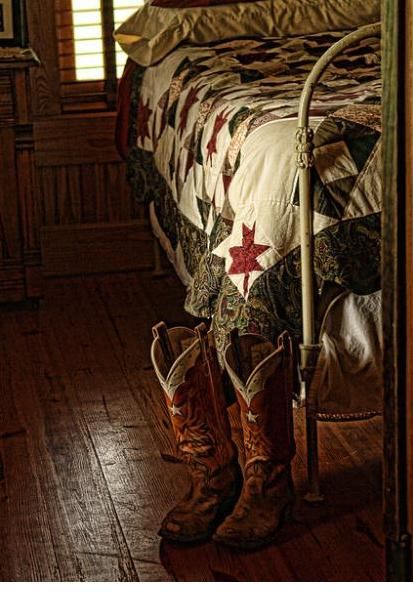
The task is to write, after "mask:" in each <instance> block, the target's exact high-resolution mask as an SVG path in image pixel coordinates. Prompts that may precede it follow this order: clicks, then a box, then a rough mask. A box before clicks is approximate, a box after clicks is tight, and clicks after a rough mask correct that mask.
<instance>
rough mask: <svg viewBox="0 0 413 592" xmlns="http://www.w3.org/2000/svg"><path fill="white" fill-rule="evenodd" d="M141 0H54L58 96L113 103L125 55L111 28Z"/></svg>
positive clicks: (136, 6) (141, 1)
mask: <svg viewBox="0 0 413 592" xmlns="http://www.w3.org/2000/svg"><path fill="white" fill-rule="evenodd" d="M141 4H143V0H56V23H57V38H58V47H59V65H60V80H61V90H62V93H61V94H62V98H63V100H64V101H65V100H66V102H76V101H77V99H78V98H79V97H80V96H82V100H83V101H87V100H88V99H89V100H90V101H96V99H97V100H102V101H105V102H106V103H108V104H109V105H113V102H114V97H115V92H116V84H117V79H118V78H119V77H120V76H121V73H122V71H123V68H124V65H125V61H126V55H125V54H124V53H123V52H122V50H121V49H120V48H119V47H117V46H116V44H115V42H114V40H113V36H112V34H113V30H114V29H115V28H116V27H117V26H118V25H119V24H121V23H122V22H123V21H124V20H126V19H127V18H128V16H129V15H130V14H132V13H133V12H134V11H135V10H136V9H137V8H138V7H139V5H141Z"/></svg>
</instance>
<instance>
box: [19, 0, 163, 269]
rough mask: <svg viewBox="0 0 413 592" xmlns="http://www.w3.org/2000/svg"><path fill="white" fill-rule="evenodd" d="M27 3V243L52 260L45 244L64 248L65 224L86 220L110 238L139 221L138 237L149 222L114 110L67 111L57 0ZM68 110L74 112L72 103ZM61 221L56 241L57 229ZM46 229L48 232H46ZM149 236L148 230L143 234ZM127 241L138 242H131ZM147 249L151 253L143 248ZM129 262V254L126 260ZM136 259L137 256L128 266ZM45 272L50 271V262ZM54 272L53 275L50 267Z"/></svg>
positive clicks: (99, 263) (35, 254)
mask: <svg viewBox="0 0 413 592" xmlns="http://www.w3.org/2000/svg"><path fill="white" fill-rule="evenodd" d="M26 4H27V13H28V15H27V20H28V30H29V31H28V32H29V43H30V45H31V47H32V48H33V49H34V51H35V52H36V53H37V55H38V57H39V59H40V62H41V65H40V67H39V68H34V69H33V70H32V71H31V89H32V123H33V143H34V144H33V159H32V162H31V163H29V162H28V163H27V166H33V177H34V188H33V197H32V199H33V200H34V204H33V208H32V210H33V211H34V212H35V213H36V215H35V216H31V217H30V218H27V220H26V219H25V220H26V222H25V224H26V239H25V240H26V242H25V247H24V248H25V249H26V250H27V249H28V250H30V251H31V252H32V253H33V261H34V260H36V259H37V265H38V266H40V265H42V264H43V263H44V261H45V260H46V259H47V260H48V261H50V260H51V259H50V253H49V252H47V249H54V250H55V249H59V248H62V250H63V251H67V236H68V235H67V226H68V225H72V224H73V225H76V226H77V227H78V226H79V225H84V231H85V232H88V229H91V228H92V226H91V225H95V224H101V225H102V232H101V233H99V236H100V237H102V236H104V233H105V229H106V230H107V236H108V240H109V241H110V240H113V236H114V232H113V225H115V227H116V229H117V232H118V231H119V228H124V229H125V233H126V234H125V236H129V233H130V232H131V231H133V230H134V229H136V228H137V225H136V223H137V222H139V224H138V227H139V229H140V230H139V232H140V234H139V236H143V235H142V232H143V229H144V228H145V227H146V228H147V225H146V223H145V222H144V213H143V209H142V208H140V207H138V206H137V205H136V203H135V202H134V200H133V198H132V196H131V192H130V190H129V187H128V184H127V181H126V167H125V164H124V163H123V162H122V161H121V160H120V158H119V156H118V154H117V152H116V149H115V145H114V130H115V113H114V112H110V111H95V112H93V111H90V110H89V111H88V112H79V113H76V114H73V113H65V108H64V103H63V100H62V96H61V94H62V93H61V87H60V76H59V70H58V51H57V42H56V34H55V31H56V28H55V27H56V23H55V15H54V9H55V0H30V2H27V3H26ZM71 108H72V110H73V105H72V107H71ZM23 207H24V205H23ZM119 223H121V226H119ZM128 223H130V227H128ZM60 227H62V235H61V237H62V243H61V244H60V243H59V233H58V232H56V230H58V229H59V228H60ZM50 229H52V230H53V232H52V233H51V234H47V232H48V231H49V230H50ZM90 231H91V232H92V233H93V232H95V230H93V231H92V230H90ZM115 234H116V232H115ZM46 235H47V236H48V237H50V236H52V237H53V240H52V241H50V240H46V241H45V242H43V237H44V236H46ZM92 235H93V234H92ZM92 235H91V236H92ZM149 236H150V233H149V229H148V228H147V231H146V237H149ZM131 245H133V248H136V243H135V242H133V241H132V243H131ZM114 248H117V245H114ZM145 252H146V253H149V251H148V250H145ZM150 252H151V251H150ZM52 259H53V258H52ZM133 260H134V258H133V256H132V254H129V256H128V257H127V261H128V262H129V263H128V265H130V262H132V261H133ZM59 261H60V263H61V266H62V269H61V272H62V273H63V274H64V273H66V272H67V269H65V263H64V259H62V258H60V259H59ZM72 263H73V262H71V263H70V265H72ZM118 263H119V265H120V267H121V268H122V267H125V266H124V265H122V261H119V262H118ZM102 264H103V268H102ZM150 264H151V261H148V260H145V261H143V262H142V265H143V267H146V268H147V267H148V265H150ZM140 265H141V264H140V263H139V260H137V263H136V267H135V266H134V267H133V268H135V269H136V268H139V267H140ZM87 268H88V269H89V270H90V271H93V270H94V269H93V262H90V261H89V263H88V266H87ZM82 269H84V266H83V267H82V265H80V267H79V270H80V271H81V270H82ZM102 269H106V267H105V262H102V261H101V260H96V267H95V271H101V270H102ZM44 271H46V273H47V272H50V270H48V269H47V268H45V270H44ZM54 271H55V272H56V273H58V270H56V268H55V267H54Z"/></svg>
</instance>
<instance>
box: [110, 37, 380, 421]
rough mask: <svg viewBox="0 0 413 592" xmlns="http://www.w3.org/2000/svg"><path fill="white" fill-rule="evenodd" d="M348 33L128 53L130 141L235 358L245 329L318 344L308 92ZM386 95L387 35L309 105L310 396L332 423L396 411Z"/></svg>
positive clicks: (185, 266)
mask: <svg viewBox="0 0 413 592" xmlns="http://www.w3.org/2000/svg"><path fill="white" fill-rule="evenodd" d="M347 33H348V31H339V32H331V31H326V32H321V33H315V34H305V35H293V36H282V37H280V36H277V37H272V36H265V37H262V38H258V37H256V36H254V37H253V38H242V39H240V38H234V39H229V40H226V41H213V42H209V43H204V44H197V45H193V44H183V45H179V46H177V47H176V48H174V49H173V51H171V52H169V53H168V54H167V55H166V56H165V57H163V59H162V60H160V61H158V62H157V63H155V64H153V65H149V66H147V67H142V66H139V65H137V64H136V63H135V62H134V61H129V62H128V65H127V68H126V70H125V74H124V77H123V80H122V82H121V87H120V103H119V104H120V109H119V127H118V141H119V149H120V151H121V153H122V154H123V155H124V156H125V158H127V161H128V171H129V173H128V174H129V179H130V182H131V184H132V187H133V188H134V194H135V196H136V198H137V199H139V200H140V201H141V202H142V203H145V204H147V206H148V212H149V216H150V220H151V224H152V228H153V230H154V233H155V235H156V237H157V238H158V239H159V241H160V243H161V245H162V247H163V248H164V249H165V251H166V253H167V255H168V257H169V259H170V261H171V262H172V264H173V265H174V267H175V269H176V272H177V273H178V275H179V277H180V278H181V279H182V281H183V283H184V284H185V285H186V287H187V298H186V304H185V306H186V310H187V311H188V312H189V313H191V314H192V315H194V316H195V317H201V318H209V319H211V320H212V326H213V329H214V334H215V340H216V343H217V348H218V352H219V354H220V355H222V352H223V351H224V348H225V347H226V345H227V340H228V335H229V333H230V332H231V330H232V329H233V328H235V327H236V328H238V329H239V330H240V332H242V333H243V332H256V333H260V334H261V335H264V336H265V337H267V338H269V339H274V338H275V336H276V335H278V334H280V333H281V332H282V331H283V330H285V329H287V330H288V331H289V332H290V334H291V335H293V336H294V337H295V338H296V341H297V343H300V342H301V341H302V290H301V259H300V254H301V251H300V242H301V237H300V198H299V184H298V177H299V175H298V172H297V166H296V159H297V157H296V144H297V143H298V146H299V147H300V146H301V149H300V148H299V157H301V158H302V157H303V152H305V150H304V151H303V149H302V146H303V144H304V146H305V145H306V140H308V138H307V139H306V138H304V139H303V138H302V137H300V136H299V137H298V141H297V139H296V130H297V115H298V107H299V100H300V96H301V93H302V90H303V87H304V84H305V81H306V79H307V78H308V76H309V74H310V72H311V71H312V69H313V67H314V65H315V64H316V62H317V61H318V60H319V58H320V57H321V56H322V55H324V54H325V52H326V51H327V50H328V49H329V48H331V47H332V46H333V45H334V44H336V43H337V42H338V41H340V39H343V38H344V37H345V36H346V34H347ZM380 94H381V79H380V41H379V40H378V39H377V36H376V35H371V36H367V37H363V38H361V39H358V40H356V43H355V44H352V45H351V46H350V47H348V48H346V49H345V51H344V53H342V54H340V56H338V57H337V59H336V60H335V61H334V62H333V64H332V65H331V66H330V67H329V68H328V70H327V71H326V73H325V75H324V77H323V79H322V82H321V83H320V84H319V85H318V87H317V89H316V92H315V94H314V96H313V100H312V102H311V107H310V112H309V116H310V124H311V127H312V128H314V129H315V130H316V133H315V135H314V138H311V143H312V144H313V145H314V150H313V154H314V166H313V167H311V172H310V173H309V174H310V179H311V193H312V204H313V210H314V211H313V219H312V225H313V227H314V235H315V239H314V249H313V253H312V255H313V264H312V265H313V267H314V272H315V281H316V286H315V287H316V293H317V302H316V304H317V307H316V308H317V311H318V314H317V315H316V318H315V328H314V335H313V336H312V337H313V339H312V340H313V341H316V342H317V344H318V343H319V344H320V348H319V351H317V357H316V360H315V368H313V369H312V372H311V381H310V384H309V383H308V381H307V383H308V384H307V386H309V387H310V388H309V392H308V393H307V395H308V399H309V400H310V401H312V402H313V405H315V403H314V402H315V401H316V412H315V413H314V417H316V418H319V419H326V420H331V419H334V420H345V419H361V418H368V417H371V416H372V415H374V414H377V413H379V412H380V411H381V406H382V384H381V357H382V336H381V330H380V310H381V293H380V235H381V229H380V217H381V214H380V209H381V192H382V188H381V175H380V170H381V108H380ZM307 143H308V142H307ZM300 150H301V153H300ZM297 398H298V399H299V398H300V395H299V393H297Z"/></svg>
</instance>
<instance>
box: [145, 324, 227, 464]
mask: <svg viewBox="0 0 413 592" xmlns="http://www.w3.org/2000/svg"><path fill="white" fill-rule="evenodd" d="M151 358H152V362H153V365H154V368H155V372H156V374H157V376H158V379H159V381H160V383H161V385H162V387H163V391H164V394H165V398H166V402H167V405H168V409H169V413H170V417H171V422H172V426H173V429H174V433H175V437H176V440H177V445H178V450H179V452H180V455H181V456H182V458H183V459H184V460H186V461H188V462H192V461H193V460H194V459H196V460H197V461H202V463H203V464H206V465H208V467H209V468H212V469H213V468H214V467H215V466H218V465H219V466H224V465H226V464H227V463H228V462H230V461H231V460H232V459H233V458H234V446H233V444H232V442H231V430H230V425H229V421H228V417H227V412H226V405H225V396H224V392H223V388H222V383H221V371H220V368H219V364H218V360H217V356H216V351H215V347H214V345H213V339H212V335H211V334H210V333H207V330H206V327H205V325H203V324H202V325H200V326H199V327H197V328H196V329H195V331H192V330H191V329H187V328H184V327H177V328H173V329H169V330H168V329H167V328H166V326H165V324H164V323H161V324H160V325H157V326H156V327H154V341H153V344H152V348H151Z"/></svg>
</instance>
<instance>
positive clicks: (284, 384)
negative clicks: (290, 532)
mask: <svg viewBox="0 0 413 592" xmlns="http://www.w3.org/2000/svg"><path fill="white" fill-rule="evenodd" d="M225 365H226V368H227V371H228V373H229V375H230V377H231V380H232V381H233V384H234V386H235V390H236V393H237V397H238V401H239V404H240V408H241V422H242V428H243V434H244V447H245V457H246V462H245V469H244V485H243V488H242V492H241V496H240V499H239V500H238V502H237V504H236V506H235V509H234V511H233V513H232V514H231V515H230V516H228V518H226V519H225V521H224V522H223V523H222V524H221V526H220V527H219V528H218V529H217V531H216V534H215V536H214V537H213V538H214V541H216V542H219V543H222V544H226V545H228V546H232V547H237V548H241V549H255V548H259V547H262V546H264V545H266V544H268V543H270V542H271V541H272V540H273V538H274V535H275V533H276V532H277V530H278V528H279V527H280V525H281V523H282V522H283V520H284V519H285V518H286V517H287V515H288V514H289V513H290V511H291V510H292V507H293V504H294V486H293V482H292V478H291V466H290V463H291V460H292V458H293V456H294V454H295V442H294V432H293V414H292V382H293V356H292V344H291V340H290V338H289V336H288V334H287V333H283V334H282V335H281V336H280V338H279V339H278V346H277V347H275V346H274V345H273V344H272V343H270V342H269V341H266V340H265V339H264V338H262V337H260V336H258V335H249V334H248V335H243V336H241V337H238V332H237V331H235V332H233V333H232V334H231V344H230V345H229V346H228V347H227V349H226V351H225Z"/></svg>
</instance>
